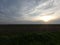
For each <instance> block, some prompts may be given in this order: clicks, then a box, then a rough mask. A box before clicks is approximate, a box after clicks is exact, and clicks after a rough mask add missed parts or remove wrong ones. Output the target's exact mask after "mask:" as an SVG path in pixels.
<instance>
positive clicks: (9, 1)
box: [0, 0, 60, 24]
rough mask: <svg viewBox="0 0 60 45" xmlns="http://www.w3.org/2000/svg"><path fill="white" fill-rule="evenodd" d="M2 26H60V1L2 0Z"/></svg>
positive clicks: (0, 13)
mask: <svg viewBox="0 0 60 45" xmlns="http://www.w3.org/2000/svg"><path fill="white" fill-rule="evenodd" d="M0 24H60V0H0Z"/></svg>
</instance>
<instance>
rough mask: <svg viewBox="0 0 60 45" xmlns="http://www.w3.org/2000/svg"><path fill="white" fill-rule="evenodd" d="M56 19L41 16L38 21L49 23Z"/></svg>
mask: <svg viewBox="0 0 60 45" xmlns="http://www.w3.org/2000/svg"><path fill="white" fill-rule="evenodd" d="M55 19H56V17H55V16H41V17H40V20H42V21H44V22H49V21H51V20H55Z"/></svg>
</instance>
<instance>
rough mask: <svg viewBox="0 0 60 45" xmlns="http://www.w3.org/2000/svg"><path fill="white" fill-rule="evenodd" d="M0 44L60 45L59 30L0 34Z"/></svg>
mask: <svg viewBox="0 0 60 45" xmlns="http://www.w3.org/2000/svg"><path fill="white" fill-rule="evenodd" d="M0 45H60V32H59V31H58V32H50V31H49V32H47V31H45V32H18V33H6V34H0Z"/></svg>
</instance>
